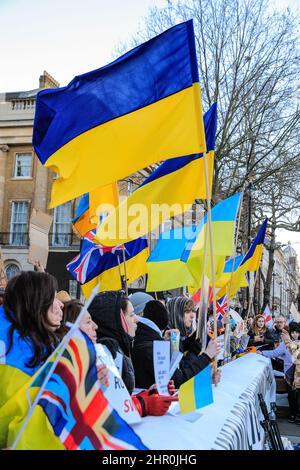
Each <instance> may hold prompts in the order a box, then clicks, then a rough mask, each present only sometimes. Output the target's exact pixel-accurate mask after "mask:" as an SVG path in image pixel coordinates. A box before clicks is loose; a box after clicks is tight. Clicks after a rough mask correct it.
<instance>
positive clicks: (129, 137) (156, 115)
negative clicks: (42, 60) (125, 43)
mask: <svg viewBox="0 0 300 470" xmlns="http://www.w3.org/2000/svg"><path fill="white" fill-rule="evenodd" d="M33 145H34V149H35V152H36V154H37V155H38V157H39V159H40V161H41V162H42V163H43V164H44V165H45V166H47V167H49V168H51V169H53V170H54V171H56V172H58V173H59V175H60V177H59V178H58V179H57V180H56V181H55V182H54V184H53V188H52V197H51V204H50V207H54V206H57V205H59V204H62V203H64V202H66V201H68V200H70V199H73V198H75V197H77V196H79V195H81V194H84V193H85V192H89V191H91V190H93V189H95V188H97V187H99V186H104V185H106V184H109V183H112V182H114V181H117V180H118V179H121V178H123V177H125V176H126V175H129V174H131V173H133V172H135V171H137V170H139V169H141V168H144V167H146V166H147V165H150V164H151V163H155V162H159V161H162V160H166V159H169V158H174V157H178V156H182V155H191V154H197V153H201V152H204V151H205V150H206V148H205V135H204V126H203V117H202V108H201V96H200V86H199V76H198V67H197V57H196V49H195V38H194V29H193V22H192V20H189V21H187V22H185V23H181V24H179V25H176V26H174V27H173V28H171V29H169V30H167V31H165V32H164V33H162V34H160V35H159V36H157V37H155V38H153V39H151V40H150V41H147V42H146V43H144V44H141V45H140V46H138V47H136V48H135V49H133V50H131V51H129V52H127V53H126V54H125V55H123V56H121V57H120V58H118V59H117V60H115V61H114V62H112V63H111V64H109V65H107V66H104V67H102V68H100V69H98V70H95V71H93V72H89V73H86V74H84V75H80V76H78V77H75V78H74V79H73V80H72V81H71V82H70V83H69V85H68V86H66V87H63V88H58V89H47V90H42V91H40V92H39V93H38V95H37V102H36V112H35V119H34V129H33Z"/></svg>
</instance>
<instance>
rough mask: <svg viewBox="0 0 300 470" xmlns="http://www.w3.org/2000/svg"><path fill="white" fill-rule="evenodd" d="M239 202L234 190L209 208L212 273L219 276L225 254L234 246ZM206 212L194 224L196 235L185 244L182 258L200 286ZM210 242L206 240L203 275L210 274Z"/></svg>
mask: <svg viewBox="0 0 300 470" xmlns="http://www.w3.org/2000/svg"><path fill="white" fill-rule="evenodd" d="M240 203H241V194H235V195H234V196H231V197H229V198H227V199H225V200H224V201H221V202H219V204H217V205H216V206H214V207H213V208H212V210H211V219H212V232H213V256H214V260H215V271H216V272H215V275H216V278H218V277H219V276H220V275H221V274H222V272H223V269H224V265H225V259H226V256H232V253H233V247H234V234H235V224H236V219H237V214H238V209H239V205H240ZM206 222H207V216H206V215H205V216H204V217H203V219H202V220H201V221H200V223H199V224H198V226H197V229H196V239H192V240H190V241H189V242H188V243H187V244H186V247H185V250H184V252H183V254H182V256H181V260H182V261H184V262H185V263H187V267H188V269H189V271H190V273H191V274H192V276H193V278H194V284H195V285H197V286H199V283H200V281H201V277H202V266H203V255H204V242H205V232H206V226H207V223H206ZM210 256H211V251H210V244H209V239H208V243H207V262H206V275H207V276H208V278H209V279H211V278H212V273H211V263H210Z"/></svg>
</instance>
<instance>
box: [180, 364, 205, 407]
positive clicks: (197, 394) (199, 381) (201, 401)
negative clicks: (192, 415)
mask: <svg viewBox="0 0 300 470" xmlns="http://www.w3.org/2000/svg"><path fill="white" fill-rule="evenodd" d="M213 402H214V399H213V392H212V380H211V366H210V365H209V366H207V367H205V369H203V370H202V371H201V372H199V374H197V375H195V376H194V377H192V378H191V379H190V380H188V381H187V382H185V383H184V384H182V385H180V387H179V406H180V412H181V413H182V414H185V413H189V412H190V411H195V410H199V408H204V406H207V405H210V404H211V403H213Z"/></svg>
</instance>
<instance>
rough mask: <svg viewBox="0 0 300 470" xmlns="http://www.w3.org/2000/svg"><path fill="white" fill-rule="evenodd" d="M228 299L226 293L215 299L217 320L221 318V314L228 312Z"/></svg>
mask: <svg viewBox="0 0 300 470" xmlns="http://www.w3.org/2000/svg"><path fill="white" fill-rule="evenodd" d="M228 307H229V305H228V299H227V295H224V296H223V297H221V298H220V299H219V300H217V303H216V309H217V315H218V317H217V318H218V320H222V318H223V315H225V313H227V312H228Z"/></svg>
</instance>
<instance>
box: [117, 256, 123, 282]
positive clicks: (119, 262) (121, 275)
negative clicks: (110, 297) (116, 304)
mask: <svg viewBox="0 0 300 470" xmlns="http://www.w3.org/2000/svg"><path fill="white" fill-rule="evenodd" d="M117 259H118V269H119V276H120V282H121V289H123V287H124V280H123V274H122V272H121V261H120V255H119V254H117Z"/></svg>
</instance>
